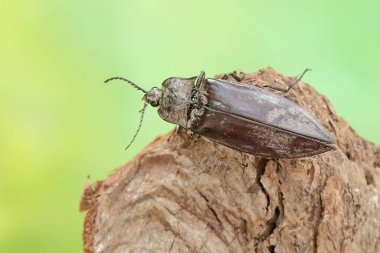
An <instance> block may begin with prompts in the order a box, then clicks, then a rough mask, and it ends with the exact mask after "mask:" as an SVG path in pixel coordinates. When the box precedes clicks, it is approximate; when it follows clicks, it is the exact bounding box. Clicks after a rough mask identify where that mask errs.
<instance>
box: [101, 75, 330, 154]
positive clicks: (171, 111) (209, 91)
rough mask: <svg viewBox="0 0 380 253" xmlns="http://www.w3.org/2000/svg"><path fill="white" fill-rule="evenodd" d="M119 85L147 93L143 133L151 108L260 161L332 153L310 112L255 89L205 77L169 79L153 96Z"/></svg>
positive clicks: (171, 121) (328, 135)
mask: <svg viewBox="0 0 380 253" xmlns="http://www.w3.org/2000/svg"><path fill="white" fill-rule="evenodd" d="M114 79H121V80H124V81H127V82H128V83H130V84H132V85H133V86H134V87H135V88H137V89H139V90H141V91H143V92H144V93H145V95H144V100H145V104H144V108H143V110H142V116H141V120H140V125H139V129H140V127H141V123H142V119H143V113H144V111H145V108H146V106H147V104H150V105H152V106H154V107H156V106H159V108H158V114H159V115H160V117H161V118H162V119H164V120H165V121H168V122H170V123H174V124H176V125H179V126H181V127H183V128H186V129H189V130H191V131H192V132H194V133H197V134H200V135H202V136H205V137H207V138H209V139H211V140H214V141H216V142H218V143H221V144H223V145H226V146H228V147H231V148H234V149H237V150H240V151H243V152H247V153H250V154H254V155H258V156H264V157H273V158H299V157H305V156H312V155H316V154H320V153H323V152H326V151H328V150H330V149H332V148H333V145H332V144H333V142H334V141H333V139H332V137H331V135H330V134H329V132H328V131H327V130H326V128H324V127H323V126H322V124H321V123H319V122H318V121H317V120H316V119H315V118H314V117H313V116H312V115H311V114H310V113H309V112H308V111H306V110H305V109H304V108H302V107H300V106H299V105H297V104H295V103H294V102H292V101H290V100H289V99H286V98H284V97H282V96H279V95H277V94H275V93H273V92H269V91H267V90H265V89H262V88H259V87H256V86H253V85H248V84H244V83H237V82H231V81H226V80H220V79H213V78H205V74H204V72H201V74H200V75H199V76H197V77H191V78H180V77H171V78H168V79H166V80H165V81H164V82H163V84H162V89H159V88H157V87H154V88H152V89H151V90H150V91H149V92H148V91H145V90H144V89H142V88H140V87H139V86H137V85H136V84H134V83H132V82H131V81H129V80H127V79H125V78H121V77H113V78H110V79H108V80H106V82H108V81H110V80H114ZM137 132H138V131H137ZM136 135H137V133H136V134H135V135H134V137H133V139H132V141H131V143H132V142H133V140H134V139H135V137H136ZM131 143H130V144H131ZM130 144H129V145H130ZM129 145H128V147H129ZM128 147H127V148H128Z"/></svg>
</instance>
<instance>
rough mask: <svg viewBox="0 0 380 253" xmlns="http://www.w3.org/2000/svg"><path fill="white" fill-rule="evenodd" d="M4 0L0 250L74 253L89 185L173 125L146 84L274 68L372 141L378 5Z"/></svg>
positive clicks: (378, 136) (379, 135)
mask: <svg viewBox="0 0 380 253" xmlns="http://www.w3.org/2000/svg"><path fill="white" fill-rule="evenodd" d="M355 2H357V1H342V0H339V1H327V0H324V1H301V0H300V1H288V2H287V1H274V0H270V1H268V0H266V1H252V0H251V1H248V0H247V1H221V0H219V1H214V0H212V1H210V0H209V1H180V0H176V1H175V0H162V1H153V0H150V1H142V0H140V1H83V0H77V1H63V0H55V1H47V0H35V1H1V2H0V74H1V77H0V94H1V97H0V116H1V125H0V137H1V139H0V252H81V251H82V248H81V247H82V246H81V233H82V223H83V217H84V214H82V213H80V212H79V211H78V208H79V199H80V196H81V193H82V188H83V186H84V184H85V182H86V177H87V175H90V176H91V178H92V179H93V180H94V179H103V178H105V177H106V176H107V175H108V174H109V173H110V171H112V170H113V169H114V168H116V167H118V166H120V165H122V164H123V163H125V162H126V161H128V160H129V159H130V158H131V157H132V156H133V155H135V154H136V153H137V152H138V151H139V150H141V149H142V148H143V147H144V146H145V145H147V143H149V142H150V141H151V140H153V139H154V138H155V136H157V135H159V134H162V133H165V132H167V131H169V130H170V129H172V128H173V126H172V125H170V124H168V123H165V122H164V121H162V120H161V119H160V118H159V117H158V115H157V113H156V111H155V109H153V108H149V110H148V112H147V114H146V117H145V122H144V125H143V128H142V130H141V132H140V135H139V136H138V137H137V141H136V143H134V145H133V146H132V147H131V148H130V149H129V150H128V151H124V148H125V146H126V144H127V143H128V142H129V140H130V139H131V137H132V135H133V134H134V132H135V130H136V126H137V124H138V121H139V114H138V111H139V110H140V109H141V107H142V101H141V97H142V94H141V93H139V92H137V91H136V90H134V89H133V88H131V87H129V86H127V85H126V84H124V83H122V82H114V83H112V84H110V85H104V84H103V80H105V79H106V78H108V77H110V76H114V75H121V76H124V77H127V78H129V79H131V80H133V81H135V82H136V83H138V84H140V85H141V86H143V87H145V88H150V87H151V86H153V85H160V84H161V82H162V81H163V80H164V79H165V78H167V77H170V76H184V77H188V76H194V75H197V74H198V73H199V71H200V70H205V71H206V73H207V74H208V75H209V76H213V75H214V74H216V73H222V72H229V71H232V70H234V69H237V68H241V69H243V70H245V71H255V70H257V69H259V68H263V67H266V66H273V67H274V68H275V69H277V70H278V71H280V72H282V73H284V74H286V75H298V74H300V73H301V72H302V71H303V70H304V69H305V68H306V67H310V68H312V69H313V71H312V72H310V73H307V75H306V76H305V77H304V80H305V81H307V82H309V83H311V84H312V85H314V86H315V87H316V88H317V89H318V90H319V91H320V92H322V93H324V94H326V96H327V97H328V98H329V99H330V100H331V101H332V103H333V104H334V106H335V108H336V110H337V112H338V113H339V114H340V115H341V116H343V117H344V118H345V119H347V120H348V121H349V122H350V124H351V125H352V126H353V128H354V129H355V130H356V131H357V132H358V133H359V134H360V135H362V136H364V137H365V138H367V139H369V140H372V141H373V142H375V143H377V144H379V143H380V131H379V129H380V116H379V112H378V110H379V109H380V101H379V100H380V99H379V94H380V86H379V80H378V72H379V66H380V50H379V49H380V47H379V46H380V29H379V24H380V15H379V14H378V13H379V11H380V1H377V0H373V1H365V2H362V3H359V2H358V3H357V4H355Z"/></svg>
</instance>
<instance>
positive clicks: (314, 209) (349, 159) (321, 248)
mask: <svg viewBox="0 0 380 253" xmlns="http://www.w3.org/2000/svg"><path fill="white" fill-rule="evenodd" d="M228 78H229V79H231V80H233V79H234V80H239V81H241V82H244V83H249V84H252V85H258V86H270V87H272V88H275V89H277V90H279V89H286V87H287V86H288V85H289V84H292V83H294V82H295V81H296V80H297V78H296V77H285V76H283V75H281V74H279V73H276V72H275V71H274V70H273V69H271V68H268V69H264V70H260V71H259V72H255V73H248V74H245V73H242V72H234V73H231V74H229V75H228ZM278 93H279V94H281V92H278ZM285 96H287V97H288V98H290V99H291V100H293V101H295V102H296V103H298V104H300V105H301V106H304V107H305V108H307V109H308V110H309V111H311V112H313V113H314V115H315V116H316V118H317V119H319V120H320V121H321V122H322V123H323V124H324V125H325V126H326V127H327V128H328V129H329V131H330V132H331V133H332V135H333V136H334V138H335V140H336V149H335V150H333V151H329V152H327V153H324V154H321V155H317V156H313V157H307V158H303V159H293V160H289V159H287V160H279V161H275V160H271V159H266V158H260V157H255V156H253V155H248V154H245V153H242V152H239V151H236V150H233V149H231V148H228V147H225V146H222V145H219V144H216V143H214V142H212V141H209V140H207V139H205V138H199V139H197V140H196V141H195V140H194V138H192V137H191V136H190V135H189V134H188V133H187V132H186V131H179V132H172V133H169V134H167V135H165V136H161V137H158V138H157V139H156V140H155V141H153V142H152V143H151V144H150V145H149V146H147V147H146V148H145V149H144V150H142V151H141V152H140V153H139V154H138V155H137V156H136V157H135V158H133V159H132V160H131V161H129V162H128V163H127V164H125V165H124V166H122V167H120V168H119V169H118V170H116V171H115V172H114V173H112V175H110V176H109V177H108V178H107V179H105V180H104V181H101V182H100V181H99V182H96V184H94V185H92V186H87V187H86V189H85V191H84V194H83V196H82V200H81V210H86V211H87V215H86V219H85V225H84V236H83V240H84V249H85V252H96V253H100V252H112V253H116V252H218V253H222V252H380V200H379V193H380V168H379V167H380V149H379V148H378V147H376V146H375V145H374V144H372V143H370V142H368V141H366V140H364V139H363V138H361V137H360V136H358V135H357V134H356V133H355V132H354V131H353V130H352V128H351V127H350V126H349V125H348V124H347V122H346V121H344V120H343V119H342V118H340V117H338V116H337V115H336V113H335V111H334V109H333V107H332V106H331V104H330V102H329V101H328V100H327V99H326V98H325V97H324V96H323V95H321V94H319V93H317V92H316V91H315V90H314V89H313V88H312V87H310V86H309V85H307V84H305V83H304V82H302V81H300V82H299V83H297V85H295V86H294V87H293V88H292V89H291V90H290V91H289V92H288V93H287V94H285ZM363 116H364V117H365V115H363Z"/></svg>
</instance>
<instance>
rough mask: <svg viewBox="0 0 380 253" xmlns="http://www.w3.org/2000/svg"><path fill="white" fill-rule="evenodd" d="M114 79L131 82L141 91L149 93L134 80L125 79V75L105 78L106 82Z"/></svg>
mask: <svg viewBox="0 0 380 253" xmlns="http://www.w3.org/2000/svg"><path fill="white" fill-rule="evenodd" d="M112 80H122V81H124V82H127V83H129V84H130V85H132V86H133V87H135V88H136V89H138V90H139V91H142V92H144V93H145V94H147V93H148V92H147V91H146V90H144V89H143V88H141V87H140V86H138V85H137V84H135V83H134V82H132V81H129V80H128V79H125V78H124V77H118V76H115V77H111V78H108V79H107V80H105V81H104V83H108V82H109V81H112Z"/></svg>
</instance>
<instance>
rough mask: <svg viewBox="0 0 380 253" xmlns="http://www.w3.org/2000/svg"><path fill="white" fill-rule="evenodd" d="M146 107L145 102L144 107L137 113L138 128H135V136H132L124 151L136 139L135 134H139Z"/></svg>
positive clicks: (146, 103)
mask: <svg viewBox="0 0 380 253" xmlns="http://www.w3.org/2000/svg"><path fill="white" fill-rule="evenodd" d="M147 106H148V102H145V103H144V107H143V108H142V109H141V110H140V111H139V112H140V113H141V116H140V122H139V126H138V127H137V131H136V133H135V135H133V137H132V140H131V141H130V142H129V144H128V146H127V147H126V148H125V150H127V149H128V148H129V147H130V146H131V145H132V143H133V142H134V141H135V139H136V136H137V134H138V133H139V132H140V129H141V126H142V122H143V119H144V114H145V110H146V107H147Z"/></svg>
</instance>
